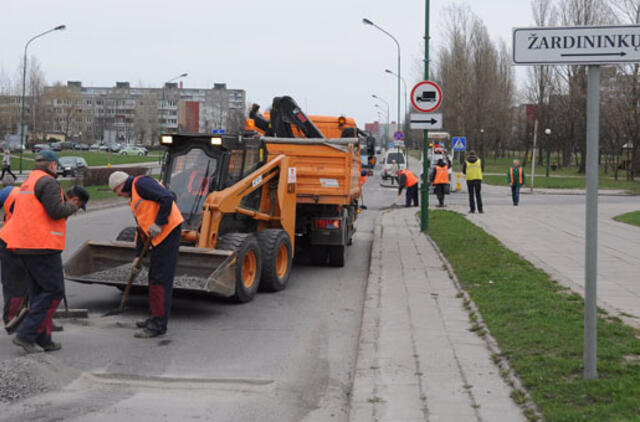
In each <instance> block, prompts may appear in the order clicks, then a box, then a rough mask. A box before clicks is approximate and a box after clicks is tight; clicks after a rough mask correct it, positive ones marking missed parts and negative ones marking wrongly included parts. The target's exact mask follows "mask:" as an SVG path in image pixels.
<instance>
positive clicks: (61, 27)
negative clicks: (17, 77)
mask: <svg viewBox="0 0 640 422" xmlns="http://www.w3.org/2000/svg"><path fill="white" fill-rule="evenodd" d="M66 27H67V26H66V25H58V26H56V27H55V28H53V29H50V30H48V31H44V32H42V33H41V34H38V35H36V36H34V37H31V39H29V41H27V43H26V44H25V45H24V64H23V65H22V111H21V113H20V164H19V166H18V174H22V151H23V150H24V96H25V91H26V89H27V47H29V44H31V42H32V41H33V40H35V39H36V38H40V37H42V36H43V35H47V34H48V33H49V32H53V31H64V30H65V28H66Z"/></svg>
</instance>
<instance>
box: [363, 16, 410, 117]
mask: <svg viewBox="0 0 640 422" xmlns="http://www.w3.org/2000/svg"><path fill="white" fill-rule="evenodd" d="M362 23H363V24H365V25H371V26H373V27H374V28H376V29H378V30H380V31H381V32H383V33H385V34H386V35H388V36H389V37H390V38H391V39H392V40H393V41H394V42H395V43H396V46H397V47H398V73H397V75H396V76H397V77H398V95H397V97H398V120H397V122H398V127H400V75H401V74H402V72H400V43H399V42H398V40H397V39H396V37H394V36H393V35H391V34H390V33H388V32H387V31H385V30H384V29H382V28H380V27H379V26H378V25H376V24H375V23H373V22H371V21H370V20H369V19H367V18H363V19H362Z"/></svg>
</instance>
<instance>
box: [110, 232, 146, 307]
mask: <svg viewBox="0 0 640 422" xmlns="http://www.w3.org/2000/svg"><path fill="white" fill-rule="evenodd" d="M150 246H151V237H149V238H147V240H146V241H145V242H144V247H143V248H142V253H141V254H140V259H138V262H137V264H136V265H135V266H132V267H131V273H130V274H129V278H128V279H127V287H125V288H124V292H123V293H122V300H120V306H118V307H117V308H116V309H112V310H111V311H109V312H107V313H106V314H104V315H103V317H106V316H111V315H118V314H121V313H123V312H124V305H125V303H127V299H128V298H129V292H130V291H131V286H133V279H134V278H136V272H135V270H136V269H138V268H140V266H142V259H143V258H144V257H145V255H146V254H147V251H148V250H149V247H150Z"/></svg>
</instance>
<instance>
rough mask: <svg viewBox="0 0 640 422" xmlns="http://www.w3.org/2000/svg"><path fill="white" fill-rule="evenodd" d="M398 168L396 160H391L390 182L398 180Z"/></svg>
mask: <svg viewBox="0 0 640 422" xmlns="http://www.w3.org/2000/svg"><path fill="white" fill-rule="evenodd" d="M398 170H400V167H398V163H396V160H391V184H393V182H397V181H398V177H397V176H396V175H397V174H398Z"/></svg>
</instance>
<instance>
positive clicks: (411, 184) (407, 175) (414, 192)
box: [396, 169, 418, 207]
mask: <svg viewBox="0 0 640 422" xmlns="http://www.w3.org/2000/svg"><path fill="white" fill-rule="evenodd" d="M396 175H397V176H398V186H400V187H399V188H398V196H400V195H401V194H402V189H404V188H406V189H407V193H406V202H405V206H407V207H410V206H411V202H412V201H413V205H414V206H416V207H417V206H418V178H417V177H416V175H415V174H413V173H412V172H411V170H409V169H404V170H398V171H397V172H396ZM398 199H399V198H398Z"/></svg>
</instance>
